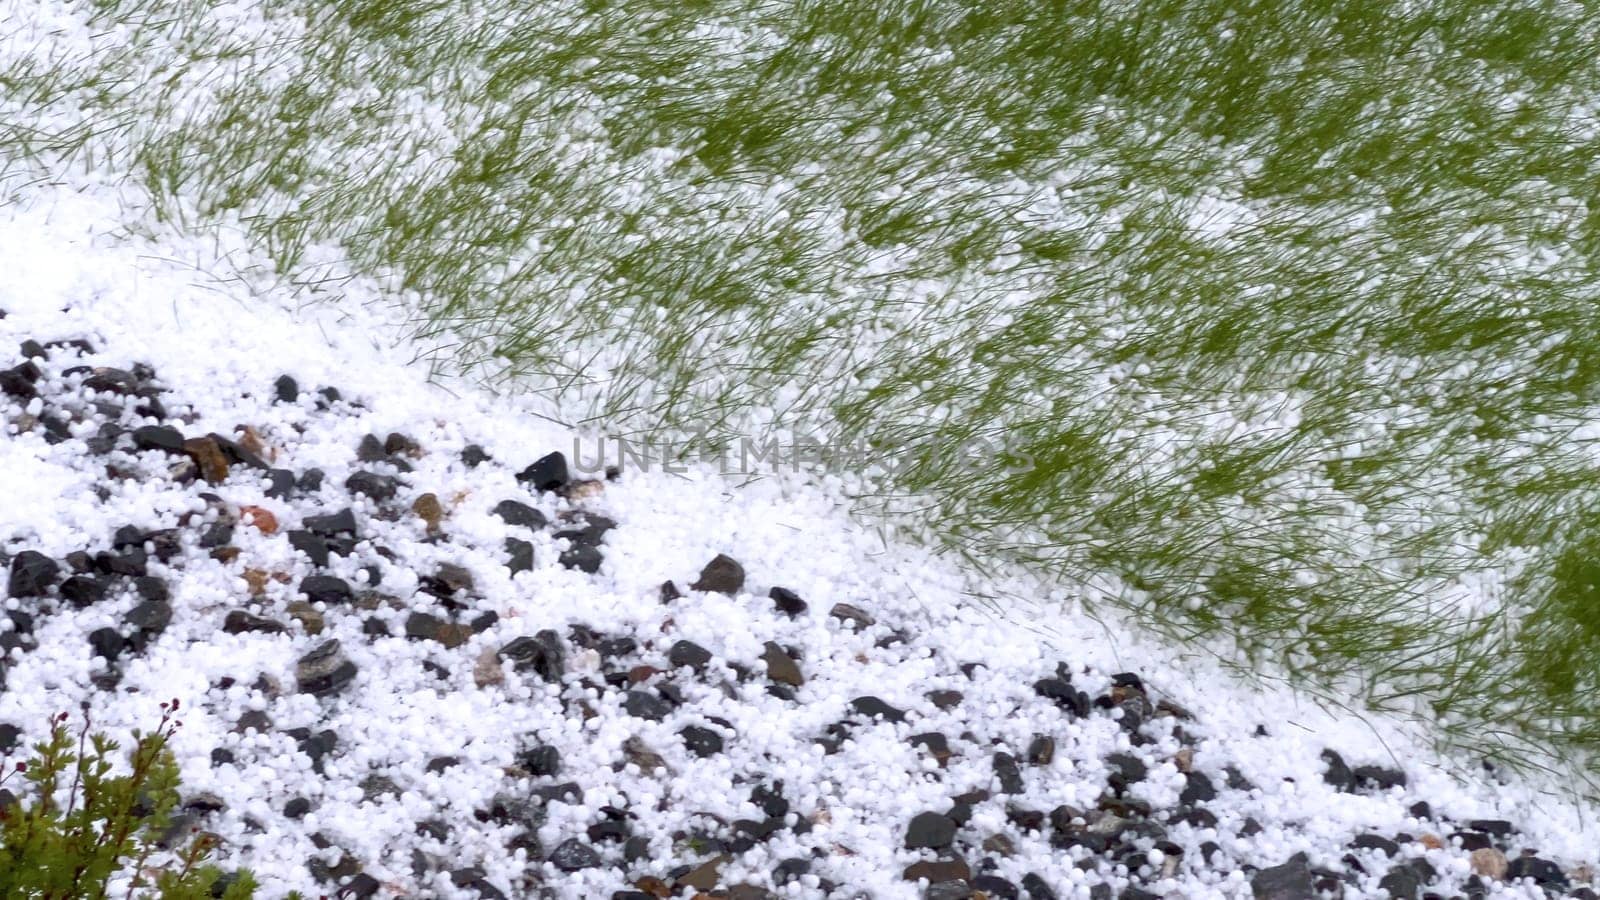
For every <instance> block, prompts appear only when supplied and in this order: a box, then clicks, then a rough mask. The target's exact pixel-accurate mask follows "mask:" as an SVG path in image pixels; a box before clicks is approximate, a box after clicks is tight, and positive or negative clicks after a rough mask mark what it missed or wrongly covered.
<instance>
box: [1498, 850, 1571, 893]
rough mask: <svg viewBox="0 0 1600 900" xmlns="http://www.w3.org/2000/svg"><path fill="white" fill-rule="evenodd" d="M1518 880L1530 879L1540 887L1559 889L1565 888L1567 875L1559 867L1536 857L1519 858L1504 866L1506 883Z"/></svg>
mask: <svg viewBox="0 0 1600 900" xmlns="http://www.w3.org/2000/svg"><path fill="white" fill-rule="evenodd" d="M1519 878H1532V879H1533V880H1534V881H1535V882H1537V883H1538V884H1542V885H1554V886H1556V887H1561V888H1564V887H1566V886H1567V875H1566V873H1565V872H1562V871H1561V867H1560V866H1559V865H1556V864H1555V863H1553V862H1551V861H1550V860H1548V859H1541V858H1539V857H1537V856H1519V857H1517V858H1516V859H1513V860H1511V864H1510V865H1508V866H1506V880H1507V881H1516V880H1517V879H1519Z"/></svg>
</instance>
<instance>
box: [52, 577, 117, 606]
mask: <svg viewBox="0 0 1600 900" xmlns="http://www.w3.org/2000/svg"><path fill="white" fill-rule="evenodd" d="M110 589H111V584H110V582H109V580H108V579H106V578H104V577H102V576H98V575H73V576H72V577H70V578H68V579H67V580H66V581H63V582H61V589H60V590H61V598H62V599H63V600H66V601H67V602H69V603H71V604H72V605H73V606H76V607H78V608H79V609H82V608H84V607H86V606H91V605H93V604H95V603H99V602H100V601H101V600H104V599H105V598H106V592H107V591H109V590H110Z"/></svg>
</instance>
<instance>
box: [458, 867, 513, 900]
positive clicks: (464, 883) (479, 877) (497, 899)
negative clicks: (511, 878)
mask: <svg viewBox="0 0 1600 900" xmlns="http://www.w3.org/2000/svg"><path fill="white" fill-rule="evenodd" d="M450 883H451V884H453V885H455V886H456V887H458V888H471V889H472V890H473V891H475V892H477V894H478V897H479V900H505V896H506V895H505V894H504V893H502V892H501V891H500V889H499V888H497V887H495V886H494V885H493V884H490V883H489V879H488V875H487V873H486V872H484V870H482V869H480V868H478V867H477V866H468V867H465V868H460V869H456V870H455V871H453V872H451V873H450Z"/></svg>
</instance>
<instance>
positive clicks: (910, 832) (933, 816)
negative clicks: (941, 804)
mask: <svg viewBox="0 0 1600 900" xmlns="http://www.w3.org/2000/svg"><path fill="white" fill-rule="evenodd" d="M955 838H956V823H955V821H954V820H953V819H951V818H950V817H949V816H945V815H941V814H939V813H936V812H923V813H917V814H916V815H915V816H913V817H912V819H911V823H910V824H909V825H907V826H906V839H905V848H906V849H907V850H921V849H930V850H943V849H945V848H947V847H949V846H950V844H951V842H953V841H954V840H955Z"/></svg>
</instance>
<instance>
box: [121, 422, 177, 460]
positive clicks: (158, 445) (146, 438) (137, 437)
mask: <svg viewBox="0 0 1600 900" xmlns="http://www.w3.org/2000/svg"><path fill="white" fill-rule="evenodd" d="M133 446H134V447H136V448H138V449H140V450H162V451H165V452H167V453H171V454H173V455H174V456H183V455H184V447H183V435H182V434H181V433H180V432H179V431H178V429H176V428H173V427H171V426H170V425H141V426H139V427H138V428H135V429H134V430H133Z"/></svg>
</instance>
